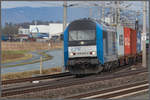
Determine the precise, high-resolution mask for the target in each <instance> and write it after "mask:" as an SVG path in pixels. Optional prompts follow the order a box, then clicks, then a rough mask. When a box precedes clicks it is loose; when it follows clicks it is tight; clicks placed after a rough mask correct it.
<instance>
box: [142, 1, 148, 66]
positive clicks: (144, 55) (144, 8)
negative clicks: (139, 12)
mask: <svg viewBox="0 0 150 100" xmlns="http://www.w3.org/2000/svg"><path fill="white" fill-rule="evenodd" d="M146 2H147V1H144V4H143V33H142V46H143V51H142V66H143V67H146V13H147V11H146V9H147V3H146Z"/></svg>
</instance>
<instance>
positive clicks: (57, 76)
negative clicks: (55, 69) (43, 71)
mask: <svg viewBox="0 0 150 100" xmlns="http://www.w3.org/2000/svg"><path fill="white" fill-rule="evenodd" d="M71 75H72V74H71V73H69V72H65V73H58V74H51V75H40V76H35V77H28V78H21V79H12V80H4V81H2V85H7V84H14V83H22V82H27V81H29V82H30V81H37V80H44V79H50V78H59V77H65V76H71Z"/></svg>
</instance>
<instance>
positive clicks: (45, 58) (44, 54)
mask: <svg viewBox="0 0 150 100" xmlns="http://www.w3.org/2000/svg"><path fill="white" fill-rule="evenodd" d="M38 54H40V55H42V56H44V57H43V59H42V61H43V62H44V61H47V60H51V59H52V56H50V55H48V54H46V53H45V52H38ZM38 62H40V59H38V60H34V61H31V62H26V63H20V64H15V65H7V66H2V68H6V67H16V66H23V65H27V64H34V63H38Z"/></svg>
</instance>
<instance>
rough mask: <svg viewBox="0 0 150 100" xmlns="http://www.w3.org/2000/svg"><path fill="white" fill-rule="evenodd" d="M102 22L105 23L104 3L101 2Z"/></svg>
mask: <svg viewBox="0 0 150 100" xmlns="http://www.w3.org/2000/svg"><path fill="white" fill-rule="evenodd" d="M102 21H103V22H105V2H104V1H103V7H102Z"/></svg>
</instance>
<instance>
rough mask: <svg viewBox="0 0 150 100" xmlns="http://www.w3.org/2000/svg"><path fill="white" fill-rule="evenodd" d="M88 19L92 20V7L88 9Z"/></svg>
mask: <svg viewBox="0 0 150 100" xmlns="http://www.w3.org/2000/svg"><path fill="white" fill-rule="evenodd" d="M89 18H92V7H90V8H89Z"/></svg>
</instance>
